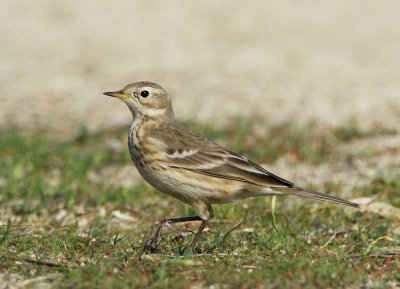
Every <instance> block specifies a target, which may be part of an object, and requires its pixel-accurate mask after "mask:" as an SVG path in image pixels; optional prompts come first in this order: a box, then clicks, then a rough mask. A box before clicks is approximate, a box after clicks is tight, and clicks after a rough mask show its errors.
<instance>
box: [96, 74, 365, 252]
mask: <svg viewBox="0 0 400 289" xmlns="http://www.w3.org/2000/svg"><path fill="white" fill-rule="evenodd" d="M104 94H106V95H109V96H113V97H117V98H119V99H121V100H123V101H124V102H125V103H126V104H127V105H128V107H129V109H130V110H131V112H132V115H133V122H132V126H131V128H130V130H129V135H128V145H129V152H130V154H131V157H132V160H133V162H134V163H135V166H136V168H137V170H138V171H139V173H140V174H141V175H142V177H143V178H144V179H145V180H146V181H147V182H148V183H149V184H151V185H152V186H153V187H155V188H156V189H158V190H160V191H161V192H164V193H166V194H168V195H170V196H172V197H175V198H177V199H179V200H181V201H182V202H184V203H186V204H189V205H191V206H192V207H193V209H194V210H195V211H196V212H197V216H192V217H184V218H176V219H164V220H162V221H160V222H158V223H157V225H156V227H155V229H154V233H153V235H152V237H151V238H150V241H149V244H148V245H149V246H150V248H153V247H155V246H156V243H157V241H158V239H159V237H160V233H161V230H162V228H163V226H165V225H166V224H169V223H180V222H191V221H201V225H200V227H199V229H198V231H197V233H196V235H195V237H194V239H193V241H192V243H191V248H192V250H193V248H194V246H195V245H196V243H197V241H198V239H199V237H200V235H201V233H202V231H203V230H204V228H205V226H206V224H207V222H208V220H210V219H211V218H212V217H213V215H214V213H213V210H212V208H211V204H221V203H231V202H234V201H236V200H239V199H244V198H249V197H255V196H271V195H294V196H299V197H304V198H309V199H315V200H323V201H328V202H333V203H338V204H341V205H346V206H351V207H355V208H357V207H358V205H357V204H355V203H353V202H350V201H346V200H343V199H340V198H337V197H334V196H330V195H327V194H323V193H319V192H315V191H311V190H307V189H303V188H300V187H297V186H296V185H295V184H293V183H292V182H289V181H287V180H285V179H283V178H281V177H278V176H277V175H274V174H272V173H271V172H269V171H267V170H266V169H264V168H263V167H261V166H259V165H257V164H255V163H253V162H251V161H250V160H248V159H246V158H245V157H242V156H240V155H237V154H235V153H233V152H231V151H229V150H227V149H225V148H223V147H221V146H219V145H217V144H215V143H213V142H212V141H210V140H208V139H207V138H205V137H204V136H201V135H200V134H197V133H196V132H193V131H190V130H188V129H187V128H185V127H183V126H182V125H181V124H179V123H178V122H177V121H176V120H175V116H174V112H173V110H172V104H171V99H170V96H169V95H168V93H167V92H166V91H165V90H164V89H163V88H162V87H161V86H159V85H158V84H155V83H153V82H147V81H141V82H135V83H132V84H129V85H127V86H126V87H124V88H123V89H122V90H119V91H116V92H105V93H104Z"/></svg>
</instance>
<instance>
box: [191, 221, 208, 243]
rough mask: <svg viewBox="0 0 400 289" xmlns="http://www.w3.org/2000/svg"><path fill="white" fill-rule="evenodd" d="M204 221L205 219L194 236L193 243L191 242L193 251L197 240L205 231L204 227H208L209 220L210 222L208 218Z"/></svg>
mask: <svg viewBox="0 0 400 289" xmlns="http://www.w3.org/2000/svg"><path fill="white" fill-rule="evenodd" d="M202 221H203V222H202V223H201V225H200V227H199V229H198V230H197V233H196V236H194V239H193V241H192V244H190V249H192V251H194V247H195V246H196V244H197V241H198V240H199V239H200V236H201V234H202V233H203V230H204V228H205V227H206V225H207V222H208V221H206V220H202Z"/></svg>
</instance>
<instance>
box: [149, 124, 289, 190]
mask: <svg viewBox="0 0 400 289" xmlns="http://www.w3.org/2000/svg"><path fill="white" fill-rule="evenodd" d="M184 133H185V137H184V138H182V137H178V138H176V137H175V138H172V137H170V135H165V134H163V133H161V134H160V133H158V134H155V135H153V136H152V138H153V139H154V140H155V142H154V143H158V144H159V148H160V149H161V150H163V151H164V152H165V158H166V161H165V163H164V165H165V166H168V167H170V168H174V169H182V170H190V171H192V172H196V173H199V174H204V175H209V176H213V177H218V178H223V179H231V180H236V181H240V182H245V183H251V184H254V185H258V186H263V187H293V186H294V184H293V183H291V182H289V181H287V180H285V179H282V178H280V177H278V176H276V175H274V174H272V173H270V172H269V171H267V170H266V169H264V168H262V167H261V166H259V165H257V164H255V163H253V162H251V161H249V160H247V159H246V158H244V157H242V156H240V155H237V154H235V153H233V152H230V151H228V150H226V149H224V148H223V147H221V146H219V145H217V144H214V143H212V142H211V141H209V140H207V139H205V138H204V137H202V136H200V135H198V134H196V133H194V132H187V131H184ZM186 133H189V134H186Z"/></svg>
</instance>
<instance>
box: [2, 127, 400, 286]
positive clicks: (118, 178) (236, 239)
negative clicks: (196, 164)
mask: <svg viewBox="0 0 400 289" xmlns="http://www.w3.org/2000/svg"><path fill="white" fill-rule="evenodd" d="M251 123H258V124H257V125H250V124H251ZM186 125H188V126H190V127H194V128H195V129H196V130H198V131H201V132H202V133H204V134H206V135H207V136H209V137H210V138H212V139H213V140H215V141H218V142H219V143H221V144H224V145H227V146H229V147H231V148H232V149H233V150H236V151H238V152H240V153H245V151H248V152H249V153H246V155H247V156H248V157H249V158H251V159H252V160H254V161H257V162H260V163H262V164H264V166H265V167H267V168H269V169H271V170H272V171H274V172H279V173H281V175H282V176H284V177H286V178H288V179H291V180H296V181H297V183H298V184H300V185H303V186H307V187H311V188H314V189H317V190H322V191H325V192H328V193H331V194H334V195H338V196H341V197H345V198H348V199H351V200H353V201H356V202H360V203H361V204H362V208H361V210H355V209H352V208H342V207H340V206H337V205H331V204H324V203H318V202H317V203H315V202H310V201H300V200H298V199H296V198H295V197H291V198H290V197H287V198H286V197H285V198H284V197H280V198H277V200H276V205H272V204H273V203H271V198H254V199H251V200H246V201H241V202H238V203H236V204H232V205H221V206H215V212H216V217H215V218H214V219H213V220H212V221H211V223H210V225H209V227H208V228H207V230H206V233H205V235H204V236H203V237H202V238H201V239H200V242H199V245H198V247H197V249H196V251H195V252H189V251H187V250H186V251H185V250H184V248H185V246H186V245H187V244H188V243H189V242H190V241H191V238H193V235H192V234H191V233H190V231H189V230H195V229H196V227H195V226H194V225H182V226H178V225H177V226H174V229H173V228H166V230H165V232H164V234H163V236H162V239H161V243H160V245H159V249H160V253H158V254H150V253H146V252H144V251H143V245H144V243H145V242H146V240H147V237H148V235H149V234H150V232H151V229H152V227H153V225H154V222H155V221H157V220H160V219H162V218H166V217H178V216H187V215H191V214H193V212H192V211H191V209H190V208H188V207H187V206H185V205H183V204H181V203H179V202H178V201H176V200H174V199H172V198H170V197H168V196H165V195H162V194H160V193H159V192H156V191H155V190H154V189H152V188H151V187H149V186H147V185H145V184H144V182H143V181H142V180H141V179H140V176H139V175H138V174H137V172H136V171H135V170H134V167H133V165H132V163H131V160H130V158H129V154H128V152H127V149H126V145H125V143H126V129H127V128H123V129H120V130H110V131H103V132H98V133H97V134H88V133H87V132H82V133H81V134H80V135H78V136H77V137H76V138H74V139H72V140H69V141H64V142H57V141H54V140H51V138H49V137H48V136H46V135H37V134H32V133H19V132H18V133H15V132H10V131H6V132H3V133H2V136H1V138H0V148H1V150H0V152H1V153H0V160H1V161H0V165H1V167H2V168H3V172H4V176H3V177H2V178H1V179H0V184H1V185H0V186H1V190H2V192H3V194H2V195H1V199H0V204H1V211H2V214H1V219H0V221H1V223H2V226H1V232H0V252H1V253H0V254H1V263H0V264H1V267H2V269H3V273H2V275H1V278H2V281H3V284H6V285H5V286H6V287H3V288H9V287H7V286H11V288H20V287H24V286H27V285H29V286H36V287H35V288H42V287H43V286H49V287H50V286H53V287H52V288H58V287H59V288H66V287H73V288H93V287H97V288H110V287H112V286H114V287H118V288H133V287H138V288H143V286H144V287H146V288H147V287H149V288H160V287H172V286H173V287H174V288H188V287H190V288H231V287H236V288H237V287H242V288H286V287H288V286H289V287H307V288H321V287H324V288H328V287H347V288H359V287H363V286H364V287H365V286H366V287H371V288H394V287H396V286H398V285H399V280H400V279H399V278H400V275H399V270H400V261H399V254H400V251H399V248H400V242H399V237H400V231H399V226H398V223H399V221H400V198H399V194H398V192H399V189H400V178H399V177H398V176H399V158H398V156H399V146H398V140H399V135H398V133H397V132H396V130H393V129H389V128H383V127H376V128H375V129H373V130H369V131H365V130H361V129H359V128H357V127H355V126H353V127H351V128H327V127H319V126H317V125H315V124H309V125H307V126H300V127H299V126H298V125H295V124H289V123H286V124H282V125H279V126H274V127H268V128H265V127H266V126H264V125H262V124H261V122H260V121H256V120H255V119H253V120H250V121H247V120H244V119H240V120H236V121H233V122H232V123H230V124H228V125H227V126H226V127H224V128H221V129H215V128H213V126H212V125H208V126H207V125H194V124H193V123H190V122H187V123H186ZM26 152H29V154H27V153H26ZM298 163H301V165H297V164H298ZM267 164H268V165H267ZM288 167H291V169H285V168H288ZM182 230H183V231H182ZM10 284H11V285H10ZM13 286H15V287H13ZM18 286H19V287H18Z"/></svg>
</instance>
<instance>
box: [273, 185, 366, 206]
mask: <svg viewBox="0 0 400 289" xmlns="http://www.w3.org/2000/svg"><path fill="white" fill-rule="evenodd" d="M274 189H275V190H277V191H279V192H281V193H284V194H288V195H294V196H298V197H302V198H307V199H313V200H320V201H325V202H331V203H336V204H340V205H344V206H349V207H353V208H359V207H360V205H359V204H356V203H353V202H350V201H347V200H344V199H341V198H338V197H334V196H331V195H328V194H324V193H320V192H316V191H312V190H307V189H303V188H299V187H286V188H279V189H278V188H274Z"/></svg>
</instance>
